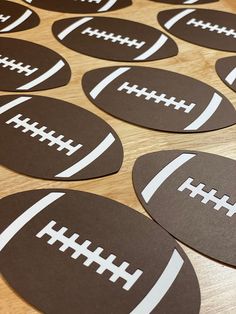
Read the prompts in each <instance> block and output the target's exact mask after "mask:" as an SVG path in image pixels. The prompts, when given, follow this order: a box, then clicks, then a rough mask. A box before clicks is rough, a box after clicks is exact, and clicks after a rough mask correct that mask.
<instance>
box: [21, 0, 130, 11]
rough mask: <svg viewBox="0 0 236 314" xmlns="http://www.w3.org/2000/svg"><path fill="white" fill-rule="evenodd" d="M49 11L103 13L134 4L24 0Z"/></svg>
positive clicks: (104, 0)
mask: <svg viewBox="0 0 236 314" xmlns="http://www.w3.org/2000/svg"><path fill="white" fill-rule="evenodd" d="M24 1H25V2H27V3H29V4H31V5H34V6H36V7H38V8H42V9H45V10H49V11H57V12H64V13H103V12H107V11H112V10H117V9H122V8H125V7H128V6H129V5H131V4H132V1H131V0H24Z"/></svg>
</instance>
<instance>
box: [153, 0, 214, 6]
mask: <svg viewBox="0 0 236 314" xmlns="http://www.w3.org/2000/svg"><path fill="white" fill-rule="evenodd" d="M151 1H153V2H161V3H168V4H185V5H190V4H205V3H211V2H217V1H219V0H151Z"/></svg>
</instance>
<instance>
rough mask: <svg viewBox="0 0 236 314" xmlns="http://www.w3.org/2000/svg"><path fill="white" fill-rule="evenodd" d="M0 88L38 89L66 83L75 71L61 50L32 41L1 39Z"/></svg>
mask: <svg viewBox="0 0 236 314" xmlns="http://www.w3.org/2000/svg"><path fill="white" fill-rule="evenodd" d="M0 47H1V54H0V90H2V91H12V92H22V91H24V92H26V91H38V90H44V89H50V88H55V87H59V86H63V85H66V84H67V83H68V82H69V80H70V77H71V70H70V67H69V65H68V63H67V62H66V60H65V59H64V58H62V57H61V56H60V55H59V54H58V53H56V52H54V51H52V50H51V49H48V48H46V47H44V46H40V45H37V44H34V43H31V42H29V41H25V40H20V39H13V38H3V37H2V38H0Z"/></svg>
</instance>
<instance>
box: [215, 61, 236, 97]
mask: <svg viewBox="0 0 236 314" xmlns="http://www.w3.org/2000/svg"><path fill="white" fill-rule="evenodd" d="M216 72H217V74H218V75H219V77H220V78H221V80H222V81H223V82H224V83H225V84H226V85H227V86H228V87H230V88H231V89H232V90H233V91H235V92H236V56H232V57H226V58H221V59H219V60H218V61H217V62H216Z"/></svg>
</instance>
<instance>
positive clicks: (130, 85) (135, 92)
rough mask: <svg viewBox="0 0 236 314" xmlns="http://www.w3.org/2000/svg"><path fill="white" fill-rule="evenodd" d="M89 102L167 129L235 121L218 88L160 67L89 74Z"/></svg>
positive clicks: (217, 126)
mask: <svg viewBox="0 0 236 314" xmlns="http://www.w3.org/2000/svg"><path fill="white" fill-rule="evenodd" d="M82 87H83V90H84V92H85V94H86V96H87V97H88V98H89V100H90V101H91V102H92V103H94V104H95V105H96V106H98V107H99V108H101V109H102V110H104V111H106V112H108V113H110V114H112V115H114V116H115V117H118V118H120V119H122V120H125V121H128V122H131V123H134V124H137V125H140V126H143V127H147V128H151V129H155V130H162V131H170V132H186V133H189V132H202V131H211V130H216V129H220V128H224V127H227V126H230V125H232V124H235V123H236V111H235V109H234V107H233V105H232V104H231V103H230V102H229V100H228V99H227V98H226V97H225V96H223V95H222V94H221V93H219V92H218V91H217V90H216V89H214V88H213V87H211V86H209V85H207V84H205V83H203V82H201V81H198V80H196V79H193V78H191V77H188V76H185V75H181V74H178V73H175V72H170V71H166V70H162V69H157V68H149V67H135V66H123V67H106V68H99V69H95V70H92V71H89V72H87V73H86V74H85V75H84V76H83V78H82Z"/></svg>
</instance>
